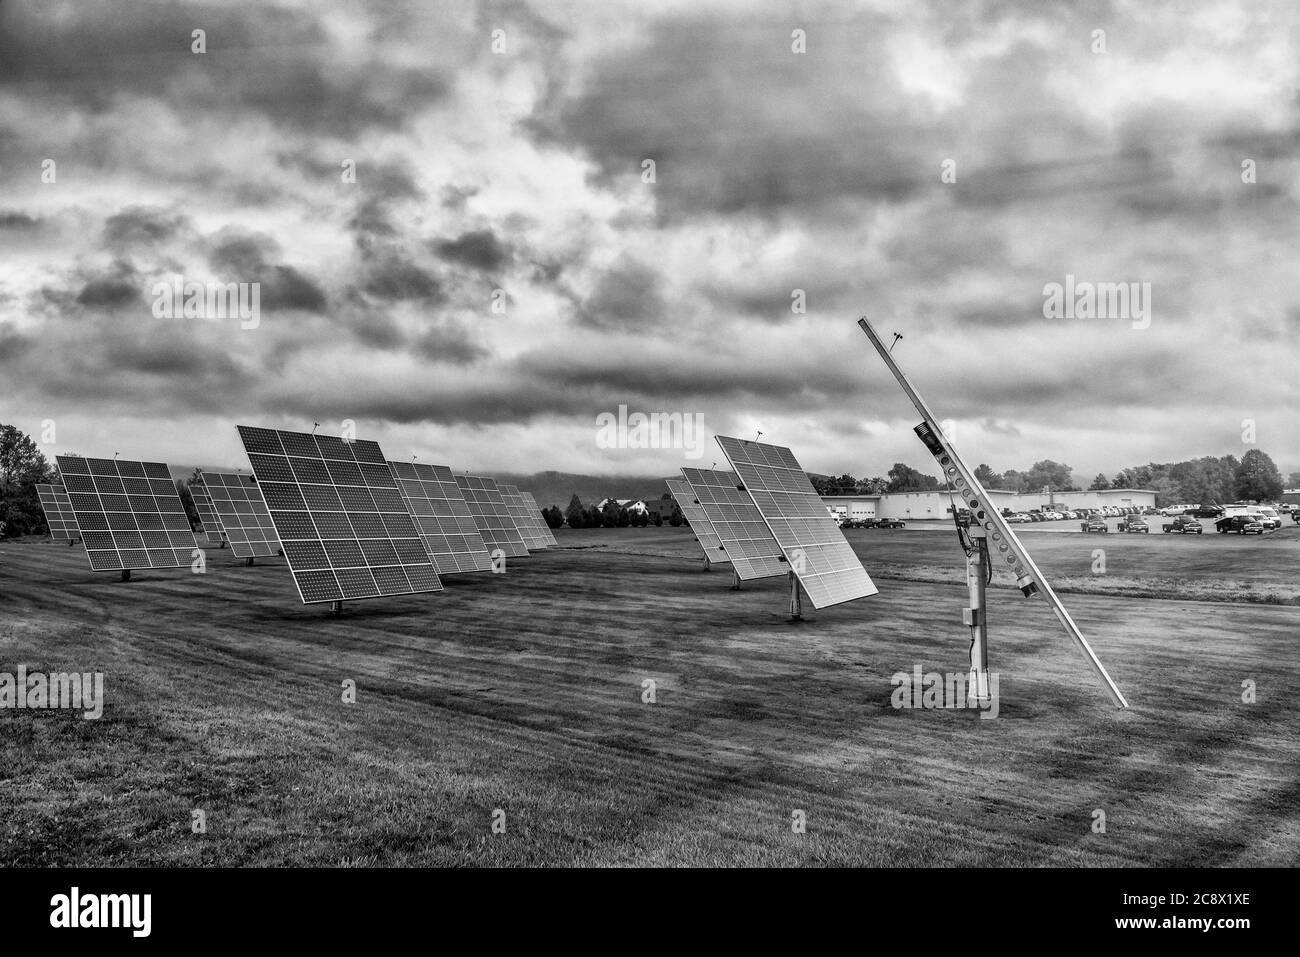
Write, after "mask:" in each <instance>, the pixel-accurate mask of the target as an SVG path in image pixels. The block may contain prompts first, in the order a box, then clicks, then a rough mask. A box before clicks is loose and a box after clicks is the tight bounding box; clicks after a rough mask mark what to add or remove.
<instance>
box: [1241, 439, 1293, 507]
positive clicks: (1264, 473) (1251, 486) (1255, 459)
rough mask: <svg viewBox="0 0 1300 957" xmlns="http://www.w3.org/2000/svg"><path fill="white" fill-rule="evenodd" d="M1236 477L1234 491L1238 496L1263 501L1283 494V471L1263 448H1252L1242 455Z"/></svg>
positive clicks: (1253, 500) (1252, 500)
mask: <svg viewBox="0 0 1300 957" xmlns="http://www.w3.org/2000/svg"><path fill="white" fill-rule="evenodd" d="M1234 478H1235V480H1236V481H1235V482H1234V484H1233V492H1234V493H1235V494H1236V496H1237V498H1240V499H1246V500H1248V501H1251V502H1262V501H1264V500H1265V499H1268V500H1270V501H1271V500H1273V499H1275V498H1277V497H1278V496H1279V495H1281V494H1282V473H1281V472H1279V471H1278V470H1277V466H1276V465H1274V464H1273V460H1272V459H1271V458H1269V457H1268V454H1267V453H1266V452H1264V451H1263V450H1262V449H1251V450H1250V451H1248V452H1247V453H1246V454H1245V455H1243V456H1242V457H1241V464H1240V465H1238V466H1237V472H1236V475H1235V476H1234Z"/></svg>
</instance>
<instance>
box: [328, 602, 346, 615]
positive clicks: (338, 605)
mask: <svg viewBox="0 0 1300 957" xmlns="http://www.w3.org/2000/svg"><path fill="white" fill-rule="evenodd" d="M330 614H331V615H341V614H343V602H341V601H332V602H330Z"/></svg>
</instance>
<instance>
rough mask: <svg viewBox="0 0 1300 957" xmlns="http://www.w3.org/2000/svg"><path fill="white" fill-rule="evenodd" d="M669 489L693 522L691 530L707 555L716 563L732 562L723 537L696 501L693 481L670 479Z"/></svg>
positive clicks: (689, 520) (687, 517) (678, 504)
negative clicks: (724, 547)
mask: <svg viewBox="0 0 1300 957" xmlns="http://www.w3.org/2000/svg"><path fill="white" fill-rule="evenodd" d="M668 491H670V492H672V493H673V500H674V501H675V502H676V503H677V507H678V508H680V509H681V510H682V514H683V515H685V516H686V521H688V522H690V523H691V531H693V532H694V533H695V538H696V540H697V541H698V542H699V543H700V548H702V549H704V555H705V557H706V558H708V560H709V561H710V562H712V563H714V564H722V563H726V562H730V561H731V558H730V557H729V556H728V555H727V552H726V550H725V549H723V547H722V539H720V538H718V533H717V532H715V531H714V530H713V525H712V523H711V522H710V521H709V519H708V516H706V515H705V514H704V509H702V508H701V507H700V505H699V503H698V502H696V501H695V492H694V491H693V490H692V489H691V483H690V482H688V481H686V479H668Z"/></svg>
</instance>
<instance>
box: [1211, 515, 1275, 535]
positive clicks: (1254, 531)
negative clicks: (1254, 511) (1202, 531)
mask: <svg viewBox="0 0 1300 957" xmlns="http://www.w3.org/2000/svg"><path fill="white" fill-rule="evenodd" d="M1214 527H1215V529H1216V530H1217V531H1218V532H1219V534H1221V535H1226V534H1228V532H1236V533H1237V534H1238V535H1263V534H1264V524H1263V523H1262V522H1260V521H1259V520H1258V519H1257V518H1256V517H1255V516H1254V515H1228V516H1226V517H1224V518H1221V519H1219V520H1218V521H1217V522H1215V523H1214Z"/></svg>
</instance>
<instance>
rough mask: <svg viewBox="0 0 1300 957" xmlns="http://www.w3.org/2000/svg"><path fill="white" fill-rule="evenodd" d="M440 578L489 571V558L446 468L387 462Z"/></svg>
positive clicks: (452, 477)
mask: <svg viewBox="0 0 1300 957" xmlns="http://www.w3.org/2000/svg"><path fill="white" fill-rule="evenodd" d="M388 468H389V470H390V471H391V472H392V474H393V477H394V478H395V479H396V480H397V487H398V489H399V490H400V491H401V493H402V497H403V498H405V499H406V505H407V507H408V508H409V509H410V512H411V515H413V516H414V517H415V524H416V526H417V527H418V528H419V530H420V537H421V538H422V539H423V540H424V544H425V547H426V548H427V549H428V552H429V556H430V557H431V558H432V559H433V564H434V567H435V568H437V570H438V574H439V575H454V574H458V573H463V572H488V571H491V570H492V556H491V554H490V553H489V551H488V547H487V543H486V542H485V541H483V536H482V535H480V534H479V530H478V525H477V524H476V523H475V521H474V516H473V515H472V514H470V510H469V505H467V504H466V503H465V496H464V494H462V493H461V490H460V486H459V485H457V484H456V478H455V476H454V475H452V473H451V469H449V468H448V467H447V466H445V465H425V464H423V463H418V464H417V463H415V462H389V463H388Z"/></svg>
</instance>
